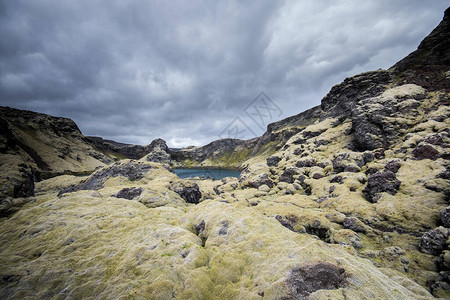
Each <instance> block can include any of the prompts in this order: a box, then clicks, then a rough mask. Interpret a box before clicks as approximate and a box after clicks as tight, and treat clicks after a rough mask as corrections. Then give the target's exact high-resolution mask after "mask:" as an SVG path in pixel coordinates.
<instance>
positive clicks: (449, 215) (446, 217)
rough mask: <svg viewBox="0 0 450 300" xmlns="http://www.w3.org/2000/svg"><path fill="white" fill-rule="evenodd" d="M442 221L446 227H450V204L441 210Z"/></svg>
mask: <svg viewBox="0 0 450 300" xmlns="http://www.w3.org/2000/svg"><path fill="white" fill-rule="evenodd" d="M440 214H441V221H442V224H443V225H444V227H447V228H450V206H447V207H446V208H444V209H442V210H441V213H440Z"/></svg>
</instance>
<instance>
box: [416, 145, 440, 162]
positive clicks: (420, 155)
mask: <svg viewBox="0 0 450 300" xmlns="http://www.w3.org/2000/svg"><path fill="white" fill-rule="evenodd" d="M412 154H413V155H414V157H415V158H417V159H431V160H436V159H438V158H439V151H437V150H436V149H435V148H434V147H433V146H431V145H418V146H417V147H416V148H414V150H413V152H412Z"/></svg>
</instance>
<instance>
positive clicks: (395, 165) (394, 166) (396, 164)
mask: <svg viewBox="0 0 450 300" xmlns="http://www.w3.org/2000/svg"><path fill="white" fill-rule="evenodd" d="M401 166H402V165H401V164H400V161H399V160H391V161H389V162H388V163H387V164H386V166H384V170H385V171H391V172H392V173H397V172H398V170H399V169H400V167H401Z"/></svg>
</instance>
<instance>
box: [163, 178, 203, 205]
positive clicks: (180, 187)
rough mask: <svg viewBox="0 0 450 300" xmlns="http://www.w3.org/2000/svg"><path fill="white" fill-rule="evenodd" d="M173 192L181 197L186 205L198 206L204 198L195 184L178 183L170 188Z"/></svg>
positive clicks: (187, 182)
mask: <svg viewBox="0 0 450 300" xmlns="http://www.w3.org/2000/svg"><path fill="white" fill-rule="evenodd" d="M169 188H170V189H171V190H173V191H174V192H175V193H177V194H178V195H180V197H181V198H183V199H184V201H186V203H193V204H198V203H199V202H200V199H201V198H202V193H201V192H200V189H199V187H198V185H197V184H196V183H193V182H189V181H186V182H177V183H175V184H173V185H172V186H169Z"/></svg>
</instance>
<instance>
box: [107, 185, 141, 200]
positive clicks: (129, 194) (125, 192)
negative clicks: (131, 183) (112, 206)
mask: <svg viewBox="0 0 450 300" xmlns="http://www.w3.org/2000/svg"><path fill="white" fill-rule="evenodd" d="M142 191H143V189H142V188H137V187H131V188H124V189H121V190H120V191H119V192H118V193H117V194H115V195H113V197H116V198H124V199H128V200H133V199H134V198H136V197H139V196H140V195H141V193H142Z"/></svg>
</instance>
